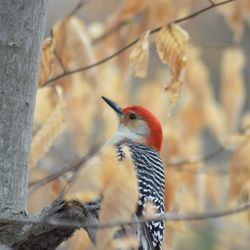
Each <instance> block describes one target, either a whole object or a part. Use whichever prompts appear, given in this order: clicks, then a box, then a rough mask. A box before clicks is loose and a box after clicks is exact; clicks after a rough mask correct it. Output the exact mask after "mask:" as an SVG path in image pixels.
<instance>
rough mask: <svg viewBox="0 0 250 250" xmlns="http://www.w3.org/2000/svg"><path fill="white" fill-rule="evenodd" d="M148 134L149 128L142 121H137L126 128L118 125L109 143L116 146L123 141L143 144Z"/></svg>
mask: <svg viewBox="0 0 250 250" xmlns="http://www.w3.org/2000/svg"><path fill="white" fill-rule="evenodd" d="M148 134H149V127H148V125H147V124H146V122H145V121H143V120H137V121H136V123H135V122H134V123H133V124H131V125H130V124H128V126H125V125H124V124H122V123H120V124H119V126H118V128H117V131H116V133H115V134H114V136H113V137H112V138H111V140H110V143H112V144H117V143H119V142H121V141H123V140H125V139H128V140H132V141H135V142H139V143H145V141H146V137H147V136H148Z"/></svg>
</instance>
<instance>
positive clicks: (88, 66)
mask: <svg viewBox="0 0 250 250" xmlns="http://www.w3.org/2000/svg"><path fill="white" fill-rule="evenodd" d="M233 1H235V0H226V1H222V2H220V3H215V4H213V5H212V4H210V5H209V6H207V7H205V8H203V9H201V10H198V11H196V12H194V13H192V14H190V15H188V16H185V17H183V18H179V19H176V20H174V21H172V22H170V23H168V24H167V25H170V24H174V23H181V22H183V21H186V20H188V19H191V18H194V17H196V16H198V15H200V14H202V13H204V12H206V11H208V10H210V9H212V8H215V7H218V6H221V5H225V4H228V3H230V2H233ZM161 28H162V26H161V27H158V28H155V29H152V30H151V31H150V35H152V34H154V33H157V32H158V31H160V29H161ZM138 41H139V38H136V39H135V40H134V41H132V42H131V43H129V44H127V45H126V46H125V47H123V48H121V49H120V50H118V51H116V52H115V53H113V54H112V55H110V56H108V57H106V58H103V59H101V60H100V61H97V62H95V63H93V64H90V65H87V66H83V67H80V68H78V69H74V70H70V71H67V72H64V73H62V74H60V75H57V76H55V77H52V78H50V79H49V80H47V81H46V82H45V84H44V85H43V86H47V85H48V84H50V83H52V82H54V81H57V80H59V79H61V78H63V77H66V76H68V75H72V74H75V73H78V72H82V71H85V70H89V69H91V68H94V67H96V66H99V65H101V64H103V63H105V62H107V61H109V60H111V59H112V58H114V57H116V56H118V55H119V54H121V53H123V52H124V51H126V50H127V49H129V48H131V47H132V46H133V45H135V44H136V43H137V42H138Z"/></svg>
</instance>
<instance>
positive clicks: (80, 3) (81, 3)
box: [66, 0, 88, 18]
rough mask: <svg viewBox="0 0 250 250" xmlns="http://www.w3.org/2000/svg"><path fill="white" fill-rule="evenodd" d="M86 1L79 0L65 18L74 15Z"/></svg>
mask: <svg viewBox="0 0 250 250" xmlns="http://www.w3.org/2000/svg"><path fill="white" fill-rule="evenodd" d="M87 2H88V1H86V0H80V1H79V3H78V4H77V5H76V7H75V8H74V9H73V10H72V11H71V12H70V13H69V15H68V16H67V17H66V18H69V17H71V16H73V15H75V13H76V12H77V11H78V10H79V9H81V8H82V7H83V6H84V5H85V4H86V3H87Z"/></svg>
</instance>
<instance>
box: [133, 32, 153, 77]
mask: <svg viewBox="0 0 250 250" xmlns="http://www.w3.org/2000/svg"><path fill="white" fill-rule="evenodd" d="M149 33H150V31H149V30H148V31H146V32H145V33H144V34H143V35H142V36H141V38H140V39H139V41H138V42H137V43H136V45H135V46H134V48H133V50H132V51H131V53H130V55H129V61H130V63H131V64H132V65H134V70H135V76H137V77H139V78H143V77H146V75H147V66H148V57H149V41H148V39H149Z"/></svg>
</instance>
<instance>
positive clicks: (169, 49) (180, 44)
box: [156, 24, 189, 103]
mask: <svg viewBox="0 0 250 250" xmlns="http://www.w3.org/2000/svg"><path fill="white" fill-rule="evenodd" d="M188 39H189V36H188V34H187V32H186V31H184V30H183V29H182V28H181V27H180V26H178V25H176V24H171V25H167V26H163V27H162V29H161V30H160V31H159V32H158V34H157V35H156V49H157V53H158V55H159V57H160V59H161V61H162V62H163V63H165V64H168V65H169V67H170V69H171V72H172V80H171V81H170V84H169V85H168V86H167V88H166V90H167V91H169V94H170V100H171V102H172V103H175V102H176V100H177V98H178V96H179V93H180V88H181V84H182V82H183V80H184V70H185V64H186V49H187V41H188Z"/></svg>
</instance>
